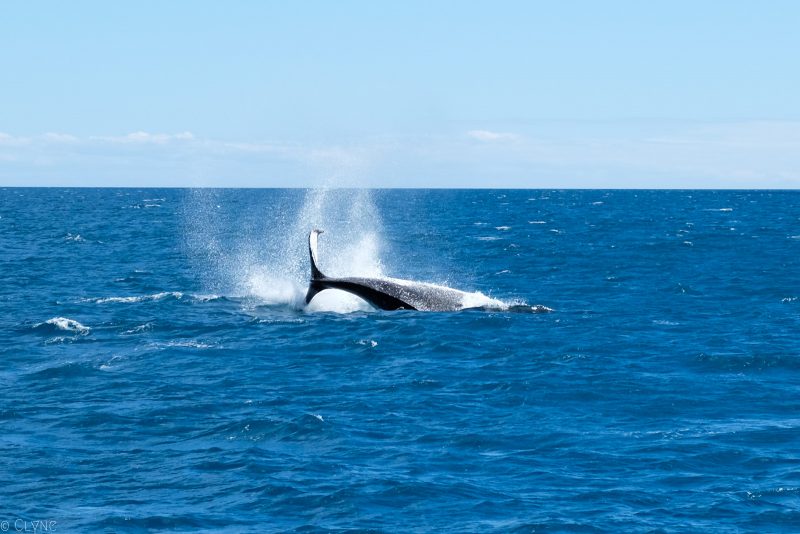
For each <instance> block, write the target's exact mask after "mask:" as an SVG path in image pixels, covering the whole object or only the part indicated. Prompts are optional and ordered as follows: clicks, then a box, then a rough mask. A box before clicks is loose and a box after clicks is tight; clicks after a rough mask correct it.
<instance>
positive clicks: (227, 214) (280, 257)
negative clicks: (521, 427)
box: [184, 188, 383, 312]
mask: <svg viewBox="0 0 800 534" xmlns="http://www.w3.org/2000/svg"><path fill="white" fill-rule="evenodd" d="M258 194H259V193H254V195H258ZM264 194H265V195H267V196H268V198H265V199H264V201H262V202H260V203H257V202H255V203H253V204H252V205H251V206H247V207H242V206H238V205H236V204H235V202H237V200H238V199H237V198H236V197H233V196H231V194H230V193H226V192H225V191H219V190H208V189H203V190H196V191H192V192H191V193H190V197H189V200H188V202H187V210H186V213H185V217H184V219H185V224H186V237H187V239H186V242H187V247H188V253H189V255H190V257H193V258H194V259H195V260H196V264H197V265H198V267H199V268H200V269H201V272H202V274H203V278H204V281H205V283H206V285H207V286H209V287H210V288H212V289H213V290H214V291H217V292H221V293H223V294H225V295H228V296H234V297H239V298H243V299H249V300H252V301H255V302H257V303H258V304H259V305H274V306H291V307H295V308H298V309H299V308H301V307H303V306H304V304H305V302H304V297H305V291H306V288H307V287H308V278H309V275H310V272H309V269H310V267H309V260H308V245H307V243H308V241H307V239H308V232H309V231H310V230H311V229H313V228H320V229H324V230H326V232H327V234H326V236H325V244H324V247H322V250H321V258H320V263H321V267H322V268H323V269H324V270H325V272H326V274H329V275H331V276H339V275H342V276H344V275H348V276H369V277H377V276H382V275H383V266H382V264H381V260H380V258H381V253H382V252H383V251H382V250H381V244H382V243H383V239H382V238H381V232H382V227H381V219H380V214H379V213H378V210H377V209H376V206H375V203H374V200H373V198H372V193H371V192H370V191H369V190H366V189H326V188H323V189H313V190H308V191H306V192H305V193H304V194H303V195H302V197H293V198H292V195H285V196H281V194H279V193H275V192H269V193H264ZM269 195H274V196H272V197H269ZM359 309H369V305H367V304H366V303H365V302H364V301H362V300H361V299H359V298H358V297H355V296H353V295H349V294H346V293H342V292H339V291H329V292H324V293H321V294H320V295H319V296H318V297H317V298H315V299H314V301H313V302H312V304H311V305H310V306H309V310H312V311H313V310H317V311H320V310H326V311H328V310H329V311H339V312H349V311H354V310H359Z"/></svg>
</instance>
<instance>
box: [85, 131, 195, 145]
mask: <svg viewBox="0 0 800 534" xmlns="http://www.w3.org/2000/svg"><path fill="white" fill-rule="evenodd" d="M89 139H91V140H95V141H107V142H110V143H141V144H157V145H163V144H166V143H169V142H172V141H192V140H194V139H195V136H194V134H193V133H192V132H181V133H177V134H165V133H149V132H143V131H138V132H131V133H129V134H128V135H123V136H105V137H90V138H89Z"/></svg>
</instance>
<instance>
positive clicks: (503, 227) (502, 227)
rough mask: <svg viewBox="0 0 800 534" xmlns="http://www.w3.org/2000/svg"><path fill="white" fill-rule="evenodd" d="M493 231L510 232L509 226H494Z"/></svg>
mask: <svg viewBox="0 0 800 534" xmlns="http://www.w3.org/2000/svg"><path fill="white" fill-rule="evenodd" d="M494 229H495V230H500V231H501V232H506V231H508V230H511V227H510V226H495V227H494Z"/></svg>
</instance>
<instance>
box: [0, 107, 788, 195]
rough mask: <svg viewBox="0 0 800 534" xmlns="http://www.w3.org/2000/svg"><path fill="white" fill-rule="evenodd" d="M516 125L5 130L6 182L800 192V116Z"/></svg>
mask: <svg viewBox="0 0 800 534" xmlns="http://www.w3.org/2000/svg"><path fill="white" fill-rule="evenodd" d="M515 132H517V133H508V132H502V131H492V130H485V129H484V130H470V131H468V132H466V135H465V134H461V135H453V133H452V131H451V132H448V133H440V134H429V135H405V136H381V137H372V138H362V139H350V140H348V141H347V142H338V143H335V144H325V143H305V144H303V143H291V142H264V141H257V140H256V141H250V140H242V141H226V140H218V139H208V138H202V137H196V136H194V135H193V134H191V133H190V132H183V133H175V134H167V133H148V132H144V131H137V132H133V133H130V134H127V135H122V136H112V137H98V136H94V137H92V136H74V135H70V134H66V133H53V132H49V133H46V134H42V135H35V136H29V137H23V136H15V135H13V134H10V133H0V185H7V184H20V183H26V184H27V183H31V184H33V183H34V182H36V184H38V185H47V184H48V183H51V184H52V183H58V184H65V183H73V184H77V185H81V184H83V185H105V184H107V183H108V182H107V180H109V179H110V180H111V184H113V185H138V184H142V183H144V182H143V181H144V180H150V181H151V182H152V183H156V184H171V185H193V184H197V183H202V184H203V185H231V186H253V185H256V186H260V185H272V186H284V185H296V186H309V185H313V184H316V183H319V182H320V181H322V182H324V183H326V184H328V185H329V186H331V187H336V186H340V187H341V186H352V185H357V186H363V187H381V186H384V187H392V186H394V187H408V186H419V187H427V186H434V187H443V186H444V187H448V186H457V187H483V186H487V185H495V186H510V187H800V122H791V121H774V122H770V121H741V122H722V121H720V122H716V123H714V122H709V123H688V122H687V123H677V122H675V123H666V124H665V123H645V124H639V123H636V124H631V123H625V122H619V123H612V124H609V125H606V124H602V125H598V124H594V123H554V124H540V123H537V124H536V125H528V127H527V128H526V126H525V125H524V124H519V125H515ZM476 143H480V146H479V149H476V148H478V147H476ZM48 173H49V174H48ZM109 177H111V178H109ZM25 180H27V181H25ZM147 183H150V182H147Z"/></svg>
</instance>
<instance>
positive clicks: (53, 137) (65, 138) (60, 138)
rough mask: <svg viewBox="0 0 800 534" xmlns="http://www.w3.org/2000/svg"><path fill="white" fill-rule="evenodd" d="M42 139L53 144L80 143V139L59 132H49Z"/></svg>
mask: <svg viewBox="0 0 800 534" xmlns="http://www.w3.org/2000/svg"><path fill="white" fill-rule="evenodd" d="M42 138H43V139H44V140H45V141H50V142H53V143H78V142H79V141H80V139H78V138H77V137H75V136H74V135H69V134H64V133H57V132H47V133H46V134H44V135H43V136H42Z"/></svg>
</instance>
